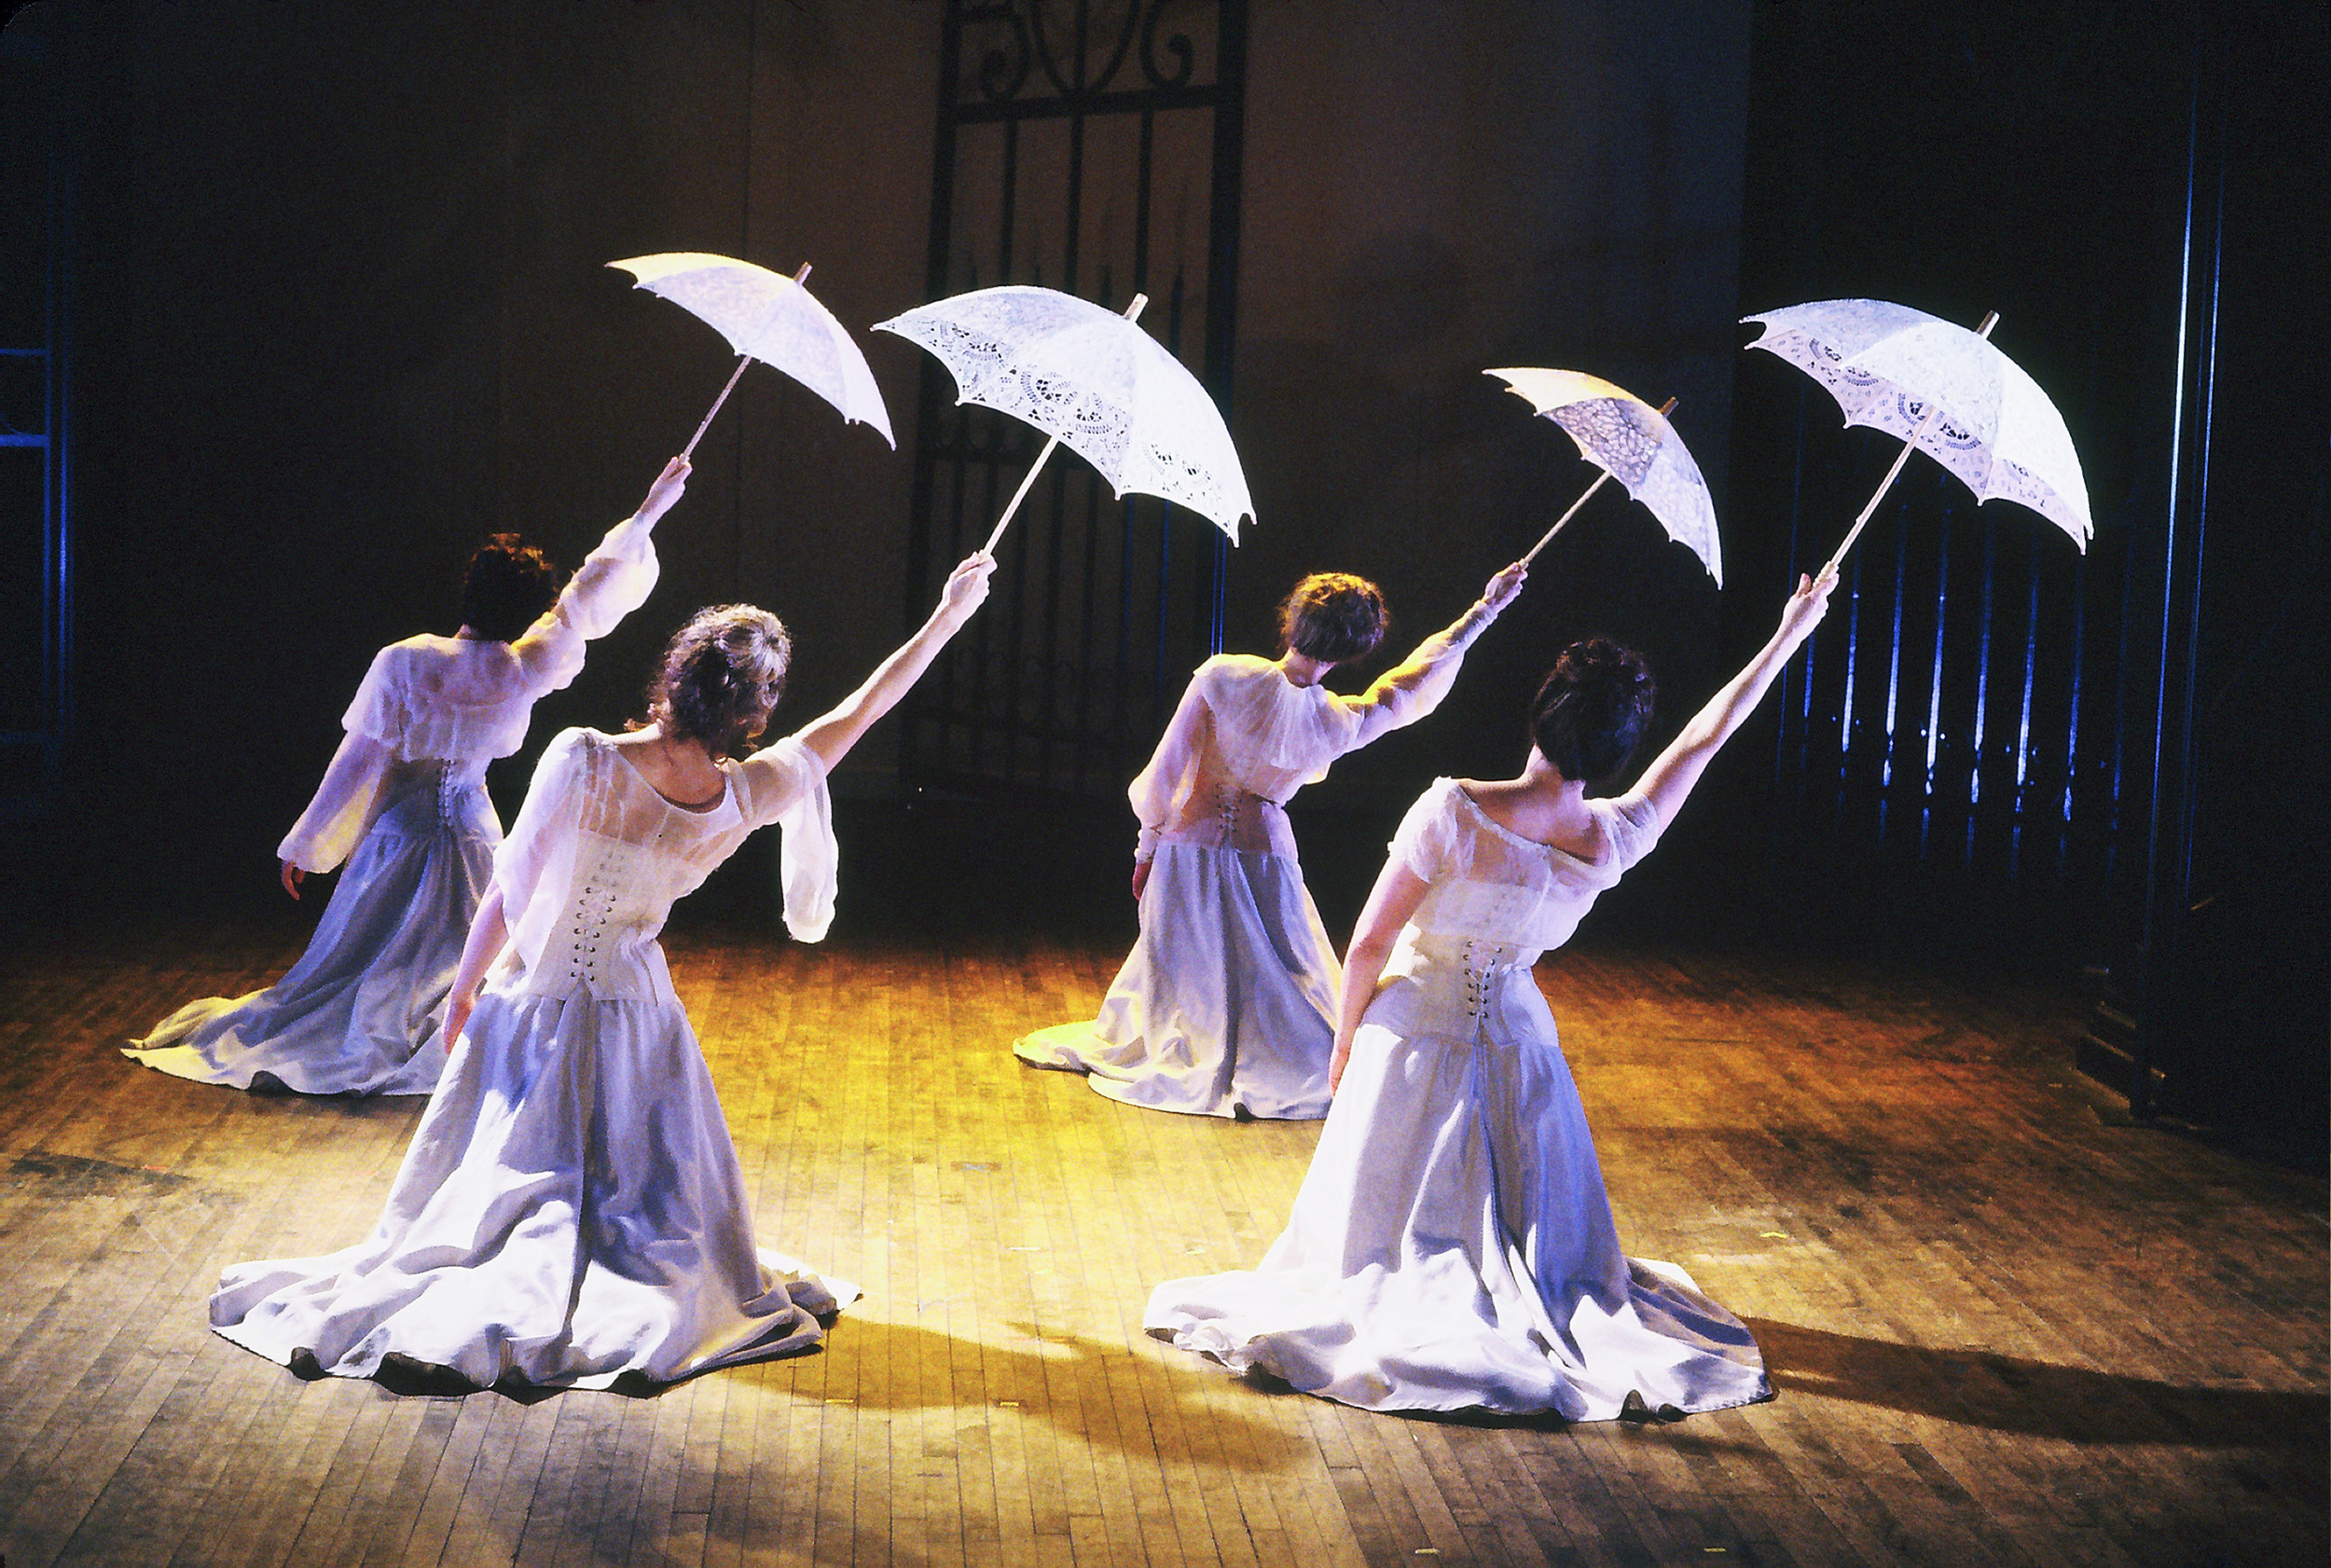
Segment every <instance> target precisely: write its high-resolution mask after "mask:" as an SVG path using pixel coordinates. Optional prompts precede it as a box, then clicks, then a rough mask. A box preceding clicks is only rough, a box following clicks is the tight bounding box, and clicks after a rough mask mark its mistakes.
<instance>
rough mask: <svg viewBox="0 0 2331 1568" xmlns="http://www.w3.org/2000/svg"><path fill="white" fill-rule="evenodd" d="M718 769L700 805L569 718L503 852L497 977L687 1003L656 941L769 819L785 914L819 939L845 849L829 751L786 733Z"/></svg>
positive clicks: (797, 931) (539, 987) (551, 989)
mask: <svg viewBox="0 0 2331 1568" xmlns="http://www.w3.org/2000/svg"><path fill="white" fill-rule="evenodd" d="M721 772H722V774H723V775H724V777H725V779H726V785H725V788H724V790H723V791H722V793H721V796H720V799H719V800H717V801H715V802H714V803H713V804H712V805H710V806H707V807H705V808H703V809H701V810H696V809H691V808H689V807H687V806H683V805H674V804H673V803H672V802H670V801H669V800H666V799H665V798H664V797H663V796H662V795H660V794H658V793H656V792H655V788H654V787H653V786H652V785H650V784H649V783H648V781H647V780H646V778H644V777H641V774H640V771H639V770H638V769H637V768H635V767H633V766H632V765H631V763H630V762H629V761H628V759H627V758H626V757H625V756H624V755H623V752H622V750H621V749H620V748H618V747H617V746H615V744H614V741H613V739H612V738H611V737H609V736H605V735H602V734H600V732H599V731H597V730H587V729H574V730H564V731H561V732H560V733H559V736H558V737H557V738H556V739H554V740H553V741H552V742H551V743H550V746H549V747H548V749H547V750H545V751H544V752H543V760H542V762H541V763H539V764H538V765H537V766H536V767H535V769H534V780H533V782H532V783H531V785H529V786H528V788H527V791H526V804H525V805H523V806H520V807H519V808H518V816H517V821H516V822H514V823H513V824H511V828H510V836H509V837H508V838H506V839H504V840H503V843H502V846H501V847H500V848H499V849H497V850H496V851H495V853H494V885H495V886H496V887H499V888H500V889H501V890H502V908H503V918H504V919H505V920H506V921H508V923H509V928H510V936H509V941H508V942H507V943H506V944H505V945H504V947H503V951H502V954H501V956H500V957H499V958H498V959H497V960H496V962H495V964H494V966H493V968H492V970H490V971H489V974H488V983H490V984H491V985H493V986H495V987H496V988H497V989H517V990H520V991H524V992H526V993H528V994H530V995H535V996H554V997H575V996H581V997H590V998H592V999H594V1000H608V999H622V998H629V999H634V1000H642V1001H648V1000H652V1001H660V1002H665V1003H669V1004H670V1005H673V1006H677V1005H679V1004H678V998H677V997H675V996H674V995H673V993H672V988H671V977H670V974H669V971H668V970H666V969H665V966H664V955H663V951H662V950H661V949H660V948H659V947H657V945H656V942H655V938H656V936H657V935H658V934H659V933H660V932H661V931H662V930H663V928H664V920H665V917H666V916H667V915H669V914H670V913H671V906H672V905H673V904H674V903H676V902H678V901H680V900H681V899H682V898H683V897H685V896H686V895H687V894H689V893H691V892H694V891H695V890H696V889H697V887H698V886H700V885H701V884H702V883H703V881H704V879H705V878H706V877H707V876H709V875H710V874H711V873H712V869H713V868H714V867H715V866H717V865H719V864H720V863H721V862H722V861H723V860H727V859H728V857H729V856H730V855H731V854H733V853H735V851H736V849H737V846H738V845H740V844H742V843H743V842H744V841H745V838H746V836H747V835H748V834H750V833H751V832H752V831H753V830H754V829H756V828H760V827H764V826H766V825H767V824H769V823H771V822H776V823H779V824H780V825H781V826H782V828H783V830H784V842H783V846H782V854H781V858H780V864H781V876H782V881H783V884H784V889H785V924H786V927H787V928H789V929H790V930H791V931H792V932H793V935H794V936H795V937H796V938H798V939H799V940H801V941H803V942H817V941H819V940H821V938H823V937H824V935H825V932H826V927H827V925H828V924H829V923H830V922H831V921H832V919H833V917H834V887H835V881H836V873H837V868H838V864H839V860H840V854H839V850H838V848H837V846H836V845H835V843H834V806H833V802H832V798H831V797H830V795H829V794H828V793H827V790H826V776H825V764H824V763H821V761H819V758H818V754H817V753H816V752H814V751H812V750H809V748H807V746H804V745H803V744H802V743H801V742H800V741H799V740H797V739H795V738H794V737H793V736H786V737H785V738H784V739H782V740H780V741H779V742H777V743H776V744H775V745H774V746H769V747H766V748H765V749H763V750H759V751H756V752H754V753H753V754H752V756H750V757H747V758H746V759H744V760H743V761H742V762H734V761H729V762H724V763H721Z"/></svg>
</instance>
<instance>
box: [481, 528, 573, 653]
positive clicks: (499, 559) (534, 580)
mask: <svg viewBox="0 0 2331 1568" xmlns="http://www.w3.org/2000/svg"><path fill="white" fill-rule="evenodd" d="M558 597H559V571H558V569H557V568H556V567H554V566H552V565H551V564H550V557H548V556H545V555H544V554H543V553H542V552H541V551H540V550H537V549H536V548H534V546H533V545H531V544H529V543H527V542H526V541H525V540H524V539H522V538H520V537H519V536H518V535H517V534H515V533H497V534H493V535H491V536H490V537H489V538H488V539H487V541H486V543H483V544H480V545H479V546H478V547H477V548H476V550H474V551H472V552H471V554H470V557H469V570H468V571H466V572H464V573H463V574H462V625H463V626H467V627H469V629H470V630H472V631H474V632H476V634H477V635H478V636H480V637H482V638H485V639H487V640H490V641H494V642H509V641H512V640H515V639H517V638H519V637H523V636H524V635H525V634H526V628H527V627H529V626H532V625H533V624H534V621H535V618H536V617H537V616H539V615H541V614H542V612H544V611H545V610H547V609H549V608H550V601H551V600H553V599H555V598H558Z"/></svg>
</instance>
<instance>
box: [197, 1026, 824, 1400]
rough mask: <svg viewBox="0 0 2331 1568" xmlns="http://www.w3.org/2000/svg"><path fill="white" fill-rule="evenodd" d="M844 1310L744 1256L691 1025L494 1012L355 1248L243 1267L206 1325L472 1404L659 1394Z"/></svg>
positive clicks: (284, 1354)
mask: <svg viewBox="0 0 2331 1568" xmlns="http://www.w3.org/2000/svg"><path fill="white" fill-rule="evenodd" d="M857 1295H858V1290H857V1287H856V1286H852V1285H850V1284H848V1282H846V1281H842V1280H835V1279H829V1278H823V1277H821V1276H819V1275H818V1274H816V1273H814V1272H810V1271H809V1270H807V1268H805V1267H804V1266H803V1265H802V1264H800V1263H798V1262H795V1261H794V1260H793V1259H790V1258H786V1257H784V1256H782V1255H781V1254H779V1253H775V1252H766V1251H763V1250H761V1249H760V1248H758V1247H757V1246H756V1245H754V1241H753V1234H752V1212H751V1207H750V1205H749V1204H748V1202H747V1199H746V1195H745V1187H744V1175H743V1172H742V1170H741V1169H740V1168H739V1167H738V1162H737V1150H736V1147H735V1145H734V1144H732V1143H731V1142H730V1140H729V1135H728V1122H727V1120H726V1118H724V1116H723V1115H722V1114H721V1107H720V1100H719V1098H718V1097H717V1096H716V1095H715V1093H713V1089H712V1080H711V1075H710V1073H709V1072H707V1071H706V1069H705V1066H704V1057H703V1054H702V1053H701V1052H699V1051H698V1050H697V1041H696V1036H695V1034H694V1033H693V1032H692V1031H691V1030H690V1028H689V1027H688V1021H687V1016H686V1014H685V1013H683V1011H681V1010H680V1009H679V1008H678V1007H677V1006H674V1005H671V1004H669V1003H662V1002H655V1001H628V1000H626V1001H600V1000H592V999H589V998H576V999H572V1000H569V999H562V998H558V997H535V996H528V995H524V994H504V993H501V992H495V991H488V992H487V993H486V995H485V996H484V997H481V998H480V1000H479V1002H478V1004H477V1011H476V1013H475V1014H474V1015H473V1017H472V1020H471V1023H470V1027H469V1031H468V1033H467V1034H466V1035H465V1036H464V1037H463V1038H462V1042H461V1044H460V1046H459V1048H458V1049H457V1050H456V1051H455V1052H454V1055H453V1057H452V1059H451V1061H450V1062H449V1063H448V1066H447V1068H446V1072H445V1077H444V1080H443V1081H442V1082H441V1083H440V1084H439V1085H438V1089H437V1093H436V1097H435V1098H434V1100H432V1101H431V1102H430V1106H429V1110H428V1113H427V1114H426V1115H425V1116H424V1117H423V1118H422V1120H421V1127H420V1129H419V1130H418V1131H417V1132H416V1133H415V1134H414V1135H413V1142H412V1147H411V1148H408V1149H407V1150H406V1154H405V1162H404V1165H403V1167H402V1168H401V1169H400V1170H399V1171H398V1172H397V1175H396V1182H395V1185H394V1186H393V1187H392V1188H391V1189H390V1191H389V1199H388V1205H387V1207H386V1208H385V1209H384V1210H383V1212H382V1214H381V1216H380V1221H379V1225H377V1226H376V1227H375V1228H374V1230H373V1232H372V1235H371V1237H370V1239H368V1240H367V1241H366V1242H364V1243H363V1244H362V1245H357V1246H352V1247H350V1248H348V1249H347V1250H345V1251H342V1252H336V1253H332V1254H329V1255H327V1256H324V1257H321V1258H294V1259H279V1260H273V1261H266V1262H257V1263H242V1264H238V1265H236V1266H235V1267H233V1268H231V1269H228V1271H227V1272H225V1273H224V1274H222V1275H221V1276H220V1279H219V1289H218V1294H216V1295H215V1296H214V1297H212V1298H211V1324H212V1327H214V1328H215V1329H216V1330H217V1331H218V1332H219V1333H220V1334H222V1335H224V1336H225V1337H226V1338H228V1339H229V1340H232V1341H234V1342H235V1343H237V1344H239V1345H241V1346H243V1347H244V1348H245V1349H248V1350H253V1351H256V1352H257V1353H258V1354H259V1355H264V1356H267V1357H268V1358H269V1359H270V1360H274V1361H280V1362H283V1364H284V1365H286V1366H294V1365H298V1366H301V1367H303V1369H304V1367H305V1364H306V1361H307V1360H308V1358H310V1357H312V1359H313V1361H314V1363H315V1365H316V1366H317V1367H318V1368H320V1369H322V1370H323V1371H324V1372H328V1373H330V1374H332V1375H334V1376H336V1377H370V1376H372V1375H374V1374H375V1373H376V1372H378V1371H379V1369H380V1366H381V1363H382V1361H383V1360H384V1358H387V1357H390V1356H397V1357H401V1358H404V1359H405V1360H407V1361H409V1362H415V1363H420V1364H421V1365H422V1366H423V1367H427V1368H433V1369H450V1370H452V1371H454V1372H456V1373H458V1374H460V1375H461V1376H462V1377H463V1378H465V1379H467V1380H468V1381H469V1382H473V1383H476V1384H478V1385H479V1386H481V1387H482V1386H487V1385H490V1384H492V1383H494V1382H498V1381H501V1380H503V1379H508V1380H510V1381H512V1382H526V1383H532V1384H536V1385H541V1386H550V1387H575V1388H604V1387H606V1386H608V1385H609V1384H610V1383H612V1382H614V1381H615V1380H616V1379H617V1378H619V1377H623V1376H625V1375H626V1374H634V1375H636V1376H638V1377H640V1378H642V1379H644V1380H646V1381H649V1382H672V1381H674V1380H676V1379H680V1378H684V1377H687V1376H690V1375H691V1374H693V1373H697V1372H701V1371H705V1370H708V1369H711V1368H714V1367H719V1366H724V1365H727V1364H729V1363H731V1362H737V1361H746V1360H755V1359H759V1358H761V1357H765V1356H772V1355H790V1354H792V1353H793V1352H796V1351H801V1350H806V1349H807V1348H808V1347H810V1346H812V1345H814V1344H816V1343H817V1342H818V1341H820V1340H821V1339H822V1338H823V1337H824V1336H823V1333H822V1330H821V1328H820V1326H819V1324H818V1322H817V1319H818V1318H819V1317H820V1316H821V1315H824V1314H830V1313H833V1312H834V1311H836V1310H838V1309H839V1308H840V1307H841V1306H842V1305H843V1304H844V1303H845V1302H848V1301H849V1300H855V1299H856V1297H857Z"/></svg>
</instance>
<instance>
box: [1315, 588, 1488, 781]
mask: <svg viewBox="0 0 2331 1568" xmlns="http://www.w3.org/2000/svg"><path fill="white" fill-rule="evenodd" d="M1496 618H1497V615H1496V612H1493V611H1492V610H1491V609H1490V608H1489V607H1488V606H1487V605H1486V604H1483V603H1482V602H1480V601H1478V600H1477V601H1475V603H1474V605H1473V607H1472V608H1471V609H1470V610H1468V611H1467V612H1465V613H1464V614H1462V615H1460V616H1458V617H1457V618H1456V619H1455V621H1453V622H1451V623H1450V624H1449V625H1448V626H1444V627H1442V628H1441V630H1440V631H1437V632H1435V633H1433V634H1432V635H1431V636H1430V637H1428V638H1427V639H1425V640H1424V641H1422V642H1420V643H1418V644H1417V645H1416V651H1415V652H1414V653H1411V654H1409V656H1408V657H1407V658H1406V659H1404V660H1402V661H1401V662H1400V664H1399V665H1398V666H1396V667H1393V668H1391V669H1387V670H1386V671H1385V672H1384V673H1383V674H1382V675H1379V676H1378V677H1376V680H1375V682H1374V684H1372V685H1371V686H1370V687H1369V688H1368V689H1367V690H1366V691H1365V692H1362V693H1361V694H1360V695H1359V696H1356V697H1338V698H1337V699H1336V701H1338V702H1339V703H1342V704H1344V705H1345V707H1346V708H1350V709H1351V710H1352V711H1354V712H1355V713H1357V714H1358V716H1359V723H1358V725H1357V726H1355V728H1354V730H1353V734H1352V739H1351V744H1350V745H1349V746H1348V747H1347V748H1346V750H1359V748H1360V747H1362V746H1365V745H1367V744H1368V743H1369V742H1370V741H1372V740H1373V739H1375V738H1376V737H1377V736H1380V735H1383V734H1384V733H1385V732H1386V731H1387V730H1397V729H1399V728H1400V726H1401V725H1403V724H1413V723H1414V722H1416V721H1417V720H1419V719H1422V718H1423V717H1424V716H1425V715H1426V714H1428V713H1430V712H1431V711H1432V710H1433V709H1434V708H1439V707H1440V706H1441V698H1443V697H1445V696H1447V695H1449V688H1450V687H1452V686H1454V685H1455V684H1456V678H1457V670H1458V669H1459V668H1461V667H1463V666H1464V663H1465V651H1466V649H1468V648H1469V647H1471V646H1472V644H1473V639H1474V638H1476V637H1478V636H1480V635H1481V632H1482V628H1483V626H1488V625H1489V623H1490V622H1491V621H1493V620H1495V619H1496Z"/></svg>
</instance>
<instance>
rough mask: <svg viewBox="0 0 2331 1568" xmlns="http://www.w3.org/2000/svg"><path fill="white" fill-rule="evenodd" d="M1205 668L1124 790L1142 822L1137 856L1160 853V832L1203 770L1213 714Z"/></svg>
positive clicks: (1147, 857)
mask: <svg viewBox="0 0 2331 1568" xmlns="http://www.w3.org/2000/svg"><path fill="white" fill-rule="evenodd" d="M1205 687H1206V667H1205V666H1203V665H1202V666H1200V667H1199V668H1198V672H1197V674H1195V675H1193V676H1192V677H1191V678H1190V685H1189V687H1188V689H1187V690H1185V691H1184V692H1183V693H1182V694H1181V701H1180V703H1179V705H1178V706H1177V707H1176V708H1174V717H1173V721H1172V722H1170V723H1168V724H1167V725H1166V726H1165V734H1164V735H1162V736H1158V739H1157V750H1155V751H1153V752H1152V753H1151V754H1150V765H1149V766H1147V767H1145V768H1143V769H1142V770H1141V771H1140V773H1139V774H1138V775H1137V776H1136V777H1135V778H1134V780H1133V783H1132V785H1131V786H1130V787H1129V788H1128V789H1127V790H1126V791H1125V796H1126V798H1127V799H1128V800H1130V801H1131V802H1132V803H1133V814H1134V816H1135V817H1137V818H1139V819H1140V822H1141V836H1140V839H1139V841H1138V843H1137V844H1136V845H1135V847H1134V851H1133V858H1134V859H1135V860H1137V861H1139V860H1150V859H1151V858H1152V857H1153V856H1154V855H1156V853H1157V834H1158V831H1159V830H1160V829H1161V828H1163V827H1164V826H1165V824H1166V823H1167V822H1170V821H1172V820H1173V818H1174V815H1175V813H1177V812H1178V811H1179V810H1180V809H1181V807H1182V805H1183V804H1184V803H1185V802H1187V801H1188V800H1189V798H1190V791H1191V790H1192V789H1193V786H1194V784H1195V782H1196V778H1197V772H1198V755H1199V751H1200V750H1201V748H1200V737H1201V735H1202V732H1203V727H1204V726H1205V725H1206V724H1207V722H1208V718H1209V709H1208V708H1207V701H1206V690H1205Z"/></svg>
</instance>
